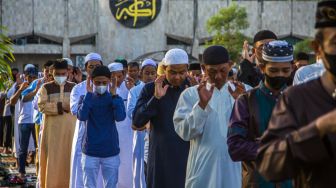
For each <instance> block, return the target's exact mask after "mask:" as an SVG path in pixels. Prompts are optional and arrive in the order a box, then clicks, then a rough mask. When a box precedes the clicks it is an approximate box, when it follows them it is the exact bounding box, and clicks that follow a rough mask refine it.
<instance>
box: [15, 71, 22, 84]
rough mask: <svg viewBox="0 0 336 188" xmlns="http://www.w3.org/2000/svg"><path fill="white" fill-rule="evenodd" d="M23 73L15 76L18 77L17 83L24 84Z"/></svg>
mask: <svg viewBox="0 0 336 188" xmlns="http://www.w3.org/2000/svg"><path fill="white" fill-rule="evenodd" d="M21 75H22V74H20V73H17V74H16V75H15V77H16V85H20V84H22V82H23V81H22V80H23V79H22V78H21Z"/></svg>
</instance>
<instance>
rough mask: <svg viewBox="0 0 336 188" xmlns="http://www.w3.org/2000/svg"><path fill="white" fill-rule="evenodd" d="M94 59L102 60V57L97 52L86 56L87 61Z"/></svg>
mask: <svg viewBox="0 0 336 188" xmlns="http://www.w3.org/2000/svg"><path fill="white" fill-rule="evenodd" d="M92 60H97V61H102V58H101V56H100V55H99V54H97V53H89V54H88V55H86V56H85V63H87V62H88V61H92Z"/></svg>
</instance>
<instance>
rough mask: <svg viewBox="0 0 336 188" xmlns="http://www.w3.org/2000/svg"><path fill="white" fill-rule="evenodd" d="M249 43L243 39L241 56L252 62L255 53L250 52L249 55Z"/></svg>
mask: <svg viewBox="0 0 336 188" xmlns="http://www.w3.org/2000/svg"><path fill="white" fill-rule="evenodd" d="M249 50H250V49H249V44H248V41H247V40H245V41H244V45H243V54H242V56H243V58H244V59H246V60H248V61H249V62H251V63H252V62H253V61H254V57H255V54H252V55H251V56H250V55H249Z"/></svg>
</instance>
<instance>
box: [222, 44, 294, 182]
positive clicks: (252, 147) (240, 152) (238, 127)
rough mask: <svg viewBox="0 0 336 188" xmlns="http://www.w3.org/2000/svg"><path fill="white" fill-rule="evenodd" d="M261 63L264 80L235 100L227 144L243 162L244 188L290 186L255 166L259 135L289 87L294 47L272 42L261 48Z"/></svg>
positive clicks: (235, 156) (236, 159)
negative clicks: (269, 177)
mask: <svg viewBox="0 0 336 188" xmlns="http://www.w3.org/2000/svg"><path fill="white" fill-rule="evenodd" d="M262 58H263V64H261V65H260V68H261V71H262V73H263V75H264V76H265V80H264V81H262V82H260V84H259V86H258V87H256V88H254V89H252V90H250V91H248V92H247V93H245V94H243V95H241V96H240V97H239V98H238V99H237V100H236V102H235V105H234V108H233V111H232V114H231V118H230V123H229V131H228V139H227V144H228V146H229V153H230V156H231V158H232V160H234V161H242V162H243V163H242V165H243V173H242V174H243V186H242V187H243V188H245V187H246V188H248V187H253V186H257V187H259V188H266V187H275V186H280V187H281V188H287V187H289V188H290V187H291V182H290V181H289V182H283V183H278V185H276V184H274V183H271V182H267V181H266V180H264V179H263V178H262V177H261V175H260V174H258V173H257V169H256V168H255V160H256V157H257V150H258V148H259V144H260V137H261V136H262V134H263V133H264V131H265V130H266V129H267V126H268V123H269V119H270V116H271V114H272V110H273V108H274V106H275V104H276V102H277V101H278V99H279V97H280V96H281V94H282V92H283V91H284V89H286V83H287V80H288V79H289V78H290V75H291V72H292V61H293V46H292V45H290V44H288V43H287V42H285V41H272V42H268V43H266V44H265V45H264V47H263V50H262Z"/></svg>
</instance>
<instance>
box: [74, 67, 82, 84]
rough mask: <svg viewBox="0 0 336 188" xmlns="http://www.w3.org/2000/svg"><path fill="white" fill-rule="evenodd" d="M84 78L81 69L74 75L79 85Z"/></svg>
mask: <svg viewBox="0 0 336 188" xmlns="http://www.w3.org/2000/svg"><path fill="white" fill-rule="evenodd" d="M82 77H83V74H82V71H81V70H80V69H76V72H75V73H74V78H75V80H76V81H77V83H79V82H81V81H82Z"/></svg>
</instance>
